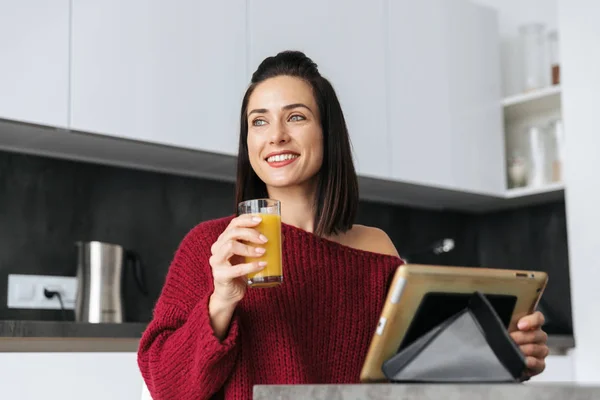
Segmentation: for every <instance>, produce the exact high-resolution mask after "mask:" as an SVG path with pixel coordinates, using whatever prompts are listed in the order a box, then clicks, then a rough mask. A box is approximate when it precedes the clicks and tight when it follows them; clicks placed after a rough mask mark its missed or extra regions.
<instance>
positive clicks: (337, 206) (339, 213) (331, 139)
mask: <svg viewBox="0 0 600 400" xmlns="http://www.w3.org/2000/svg"><path fill="white" fill-rule="evenodd" d="M282 75H285V76H292V77H297V78H300V79H303V80H304V81H305V82H307V83H308V84H309V85H310V86H311V88H312V91H313V95H314V96H315V101H316V103H317V105H318V107H319V114H320V117H321V128H322V131H323V164H322V165H321V169H320V170H319V177H318V184H317V192H316V197H315V205H314V209H315V221H314V223H315V233H316V234H317V235H331V234H335V233H339V232H346V231H347V230H349V229H350V228H352V224H353V223H354V218H355V217H356V210H357V208H358V198H359V196H358V179H357V177H356V171H355V169H354V163H353V161H352V149H351V145H350V137H349V135H348V128H347V127H346V121H345V119H344V114H343V112H342V107H341V106H340V102H339V100H338V98H337V95H336V94H335V90H334V89H333V86H332V85H331V83H330V82H329V81H328V80H327V79H326V78H324V77H322V76H321V74H320V73H319V70H318V68H317V64H315V63H314V62H313V61H312V60H311V59H310V58H308V57H307V56H306V55H305V54H304V53H302V52H299V51H283V52H281V53H279V54H277V55H276V56H273V57H268V58H266V59H265V60H264V61H263V62H262V63H261V64H260V65H259V66H258V69H257V70H256V71H255V72H254V74H252V80H251V82H250V86H249V87H248V89H247V90H246V94H245V95H244V99H243V101H242V110H241V116H240V142H239V150H238V164H237V183H236V196H235V197H236V206H237V204H238V203H240V202H242V201H244V200H249V199H256V198H264V197H267V196H268V194H267V188H266V185H265V183H264V182H263V181H261V180H260V178H259V177H258V175H256V173H255V172H254V170H253V169H252V166H251V165H250V159H249V157H248V143H247V138H248V118H247V115H246V113H247V107H248V100H249V98H250V95H252V92H253V91H254V89H255V88H256V86H257V85H258V84H259V83H261V82H263V81H265V80H267V79H269V78H274V77H277V76H282Z"/></svg>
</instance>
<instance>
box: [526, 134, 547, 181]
mask: <svg viewBox="0 0 600 400" xmlns="http://www.w3.org/2000/svg"><path fill="white" fill-rule="evenodd" d="M545 138H546V135H545V134H544V131H543V130H542V129H541V128H540V127H538V126H530V127H529V128H528V131H527V142H528V143H527V144H528V150H529V154H528V160H527V161H528V164H529V168H528V169H529V171H528V172H529V173H528V178H529V179H528V182H527V183H528V186H531V187H540V186H543V185H544V184H546V183H547V168H546V166H547V163H546V160H547V157H546V140H545Z"/></svg>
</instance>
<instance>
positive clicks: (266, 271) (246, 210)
mask: <svg viewBox="0 0 600 400" xmlns="http://www.w3.org/2000/svg"><path fill="white" fill-rule="evenodd" d="M242 214H252V215H257V216H259V217H260V218H262V221H261V222H260V224H258V226H256V227H255V229H256V230H257V231H259V232H260V233H262V234H263V235H265V236H266V237H267V243H265V244H264V245H263V246H264V248H265V250H266V251H265V253H264V254H263V255H262V256H260V257H245V259H246V261H245V262H253V261H266V263H267V265H266V266H265V268H263V269H262V270H261V271H259V272H256V273H252V274H248V286H250V287H255V288H267V287H274V286H278V285H280V284H281V283H282V282H283V268H282V262H281V261H282V255H281V203H280V202H279V201H278V200H274V199H253V200H246V201H243V202H241V203H239V204H238V215H242ZM246 244H248V245H251V246H256V244H255V243H246Z"/></svg>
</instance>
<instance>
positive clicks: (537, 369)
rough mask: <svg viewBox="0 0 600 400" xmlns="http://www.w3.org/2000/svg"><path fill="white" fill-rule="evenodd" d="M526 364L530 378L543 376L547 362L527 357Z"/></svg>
mask: <svg viewBox="0 0 600 400" xmlns="http://www.w3.org/2000/svg"><path fill="white" fill-rule="evenodd" d="M525 364H526V365H527V370H528V371H527V373H528V375H529V376H534V375H538V374H541V373H542V372H543V371H544V370H545V369H546V362H545V361H544V360H543V359H540V358H535V357H527V358H525Z"/></svg>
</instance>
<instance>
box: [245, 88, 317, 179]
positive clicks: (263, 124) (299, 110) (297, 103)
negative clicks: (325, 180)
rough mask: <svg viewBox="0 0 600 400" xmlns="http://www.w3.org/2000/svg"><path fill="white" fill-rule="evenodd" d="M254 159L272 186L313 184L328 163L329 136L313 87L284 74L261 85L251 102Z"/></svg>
mask: <svg viewBox="0 0 600 400" xmlns="http://www.w3.org/2000/svg"><path fill="white" fill-rule="evenodd" d="M246 115H247V118H248V155H249V158H250V164H251V165H252V168H253V169H254V172H256V174H257V175H258V177H259V178H260V179H261V180H262V181H263V182H264V183H265V184H266V185H267V187H289V186H295V185H301V184H304V183H307V182H309V181H310V180H311V179H312V178H313V177H315V176H316V175H317V173H318V172H319V170H320V168H321V164H322V162H323V132H322V129H321V122H320V116H319V110H318V107H317V103H316V101H315V98H314V96H313V92H312V89H311V87H310V85H309V84H308V83H306V82H305V81H303V80H302V79H299V78H294V77H289V76H278V77H275V78H270V79H267V80H265V81H264V82H261V83H260V84H258V85H257V86H256V88H255V89H254V92H253V93H252V95H251V96H250V98H249V99H248V108H247V114H246Z"/></svg>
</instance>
